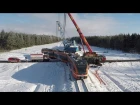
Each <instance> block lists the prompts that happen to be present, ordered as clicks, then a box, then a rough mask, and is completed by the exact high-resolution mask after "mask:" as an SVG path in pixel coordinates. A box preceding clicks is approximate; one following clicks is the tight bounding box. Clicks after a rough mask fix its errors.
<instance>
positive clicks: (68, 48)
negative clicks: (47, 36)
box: [56, 13, 80, 53]
mask: <svg viewBox="0 0 140 105" xmlns="http://www.w3.org/2000/svg"><path fill="white" fill-rule="evenodd" d="M56 23H57V24H56V25H57V26H58V29H57V30H58V31H59V32H60V35H61V38H62V42H63V45H64V51H65V52H67V53H75V52H77V51H80V49H79V46H78V45H76V42H75V40H74V41H69V40H66V38H65V27H66V14H65V13H64V26H63V27H62V24H61V23H60V21H56ZM56 33H57V32H56Z"/></svg>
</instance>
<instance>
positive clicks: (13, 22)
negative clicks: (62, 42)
mask: <svg viewBox="0 0 140 105" xmlns="http://www.w3.org/2000/svg"><path fill="white" fill-rule="evenodd" d="M72 16H73V17H74V19H75V21H76V22H77V24H78V26H79V27H80V29H81V31H82V32H83V34H84V35H85V36H94V35H114V34H119V33H130V34H131V33H140V14H139V13H137V14H136V13H72ZM66 19H67V21H66V36H68V37H70V36H78V33H77V30H76V28H75V26H74V25H73V23H72V21H71V20H70V18H69V17H68V15H67V18H66ZM57 20H60V22H61V23H62V24H63V21H64V14H62V13H61V14H58V13H0V30H2V29H4V30H5V31H16V32H24V33H31V34H47V35H48V34H53V35H56V21H57Z"/></svg>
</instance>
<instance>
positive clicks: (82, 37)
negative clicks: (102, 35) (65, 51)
mask: <svg viewBox="0 0 140 105" xmlns="http://www.w3.org/2000/svg"><path fill="white" fill-rule="evenodd" d="M68 15H69V17H70V19H71V21H72V22H73V24H74V25H75V27H76V29H77V31H78V33H79V35H80V37H81V39H82V40H83V42H84V43H85V45H86V46H87V48H88V50H89V53H92V52H93V51H92V49H91V48H90V45H89V44H88V42H87V40H86V38H85V37H84V35H83V33H82V32H81V30H80V28H79V27H78V25H77V24H76V22H75V20H74V18H73V17H72V15H71V14H70V13H68Z"/></svg>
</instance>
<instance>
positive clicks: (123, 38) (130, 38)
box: [72, 33, 140, 53]
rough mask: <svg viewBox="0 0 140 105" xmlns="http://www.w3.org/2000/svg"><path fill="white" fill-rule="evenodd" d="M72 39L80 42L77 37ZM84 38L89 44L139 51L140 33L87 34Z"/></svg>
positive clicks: (125, 50)
mask: <svg viewBox="0 0 140 105" xmlns="http://www.w3.org/2000/svg"><path fill="white" fill-rule="evenodd" d="M73 39H75V40H76V41H77V43H81V40H80V38H79V37H73V38H72V40H73ZM86 39H87V41H88V43H89V44H90V45H91V46H97V47H102V48H109V49H113V50H121V51H124V52H133V53H134V52H135V53H140V35H139V34H136V33H133V34H131V35H130V34H119V35H111V36H87V37H86Z"/></svg>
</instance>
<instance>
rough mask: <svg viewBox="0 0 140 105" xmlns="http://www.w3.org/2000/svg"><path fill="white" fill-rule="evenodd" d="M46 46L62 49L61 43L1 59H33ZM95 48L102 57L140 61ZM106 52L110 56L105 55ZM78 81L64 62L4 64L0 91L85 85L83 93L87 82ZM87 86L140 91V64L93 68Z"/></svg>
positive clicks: (0, 68)
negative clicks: (96, 72) (100, 79)
mask: <svg viewBox="0 0 140 105" xmlns="http://www.w3.org/2000/svg"><path fill="white" fill-rule="evenodd" d="M45 47H47V48H55V49H62V44H61V43H60V42H58V43H53V44H46V45H40V46H33V47H28V48H22V49H19V50H13V51H10V52H5V53H0V60H7V59H8V58H9V57H12V56H14V57H19V58H20V59H25V57H27V58H28V59H30V56H29V54H31V53H41V49H42V48H45ZM92 49H93V51H96V52H97V53H99V54H104V55H105V56H106V58H107V59H140V55H138V54H128V53H123V52H121V51H115V50H107V49H103V48H98V47H92ZM105 51H108V53H104V52H105ZM95 70H99V71H98V73H99V75H100V77H101V78H102V80H103V81H104V83H105V85H104V84H102V83H100V82H99V81H98V80H97V78H96V77H95V76H94V75H93V73H94V72H95ZM77 82H78V81H76V80H74V78H73V77H72V76H71V73H70V69H69V66H67V65H66V64H65V63H62V62H42V63H0V91H2V92H3V91H5V92H7V91H12V92H13V91H14V92H25V91H26V92H78V91H79V90H78V84H79V85H81V91H84V90H85V88H84V85H82V84H83V83H82V82H81V81H79V83H77ZM84 83H85V87H86V88H87V90H88V91H89V92H118V91H119V92H127V91H131V92H137V91H140V62H123V63H122V62H121V63H120V62H115V63H104V64H103V66H102V67H100V68H93V67H91V68H90V70H89V77H88V78H87V79H86V80H85V81H84ZM82 88H83V89H82Z"/></svg>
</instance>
